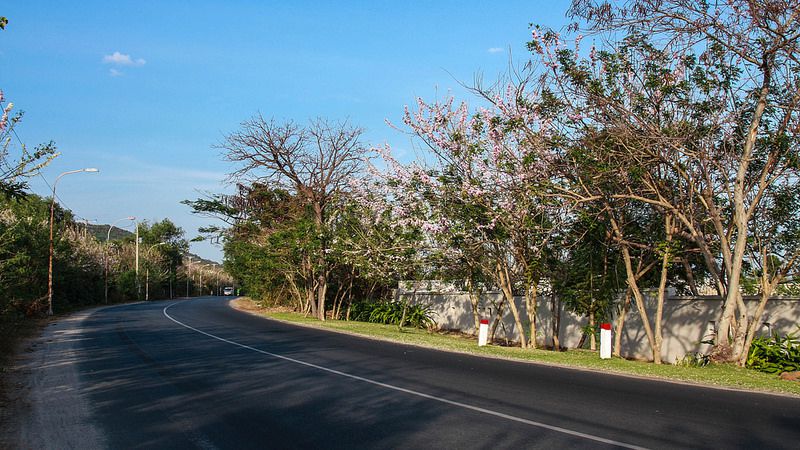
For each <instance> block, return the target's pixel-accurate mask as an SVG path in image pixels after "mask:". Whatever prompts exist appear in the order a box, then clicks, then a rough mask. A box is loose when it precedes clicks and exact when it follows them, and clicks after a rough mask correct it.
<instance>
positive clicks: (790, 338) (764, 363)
mask: <svg viewBox="0 0 800 450" xmlns="http://www.w3.org/2000/svg"><path fill="white" fill-rule="evenodd" d="M747 367H748V368H750V369H755V370H758V371H760V372H766V373H775V374H779V373H782V372H794V371H797V370H800V339H798V337H797V332H795V333H791V334H787V335H786V336H784V337H781V336H779V335H778V336H773V337H769V338H768V337H757V338H755V339H753V345H751V346H750V353H749V354H748V356H747Z"/></svg>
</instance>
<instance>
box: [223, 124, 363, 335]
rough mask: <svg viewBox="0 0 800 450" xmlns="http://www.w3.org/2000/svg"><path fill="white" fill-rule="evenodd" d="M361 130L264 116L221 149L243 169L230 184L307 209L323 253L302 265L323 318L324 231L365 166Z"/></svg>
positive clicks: (315, 310)
mask: <svg viewBox="0 0 800 450" xmlns="http://www.w3.org/2000/svg"><path fill="white" fill-rule="evenodd" d="M362 134H363V130H362V129H361V128H358V127H354V126H351V125H350V124H349V123H347V122H331V121H328V120H325V119H316V120H313V121H311V122H310V123H309V124H308V125H307V126H303V125H300V124H298V123H296V122H293V121H285V122H279V121H276V120H275V119H269V120H267V119H265V118H264V117H262V116H261V115H260V114H259V115H257V116H255V117H253V118H251V119H249V120H247V121H245V122H243V123H242V124H241V128H240V129H239V130H238V131H235V132H233V133H231V134H228V135H226V136H225V139H224V140H223V142H222V143H221V144H219V145H218V148H220V149H221V150H223V152H224V157H225V159H226V160H228V161H230V162H233V163H236V164H238V165H239V168H238V169H237V170H236V171H234V172H233V173H232V174H231V175H230V180H231V181H236V182H243V181H250V182H258V183H261V184H263V185H265V186H268V187H270V188H277V189H283V190H286V191H287V192H289V193H291V194H292V195H293V196H295V197H296V198H297V199H299V201H300V202H302V206H303V207H305V208H308V210H309V211H310V214H311V217H312V219H313V223H314V228H315V233H316V234H317V237H318V239H320V244H321V245H320V249H319V252H316V254H314V255H308V256H307V261H305V262H304V264H303V266H304V267H306V272H307V273H305V277H306V281H308V285H307V289H308V290H310V292H309V295H313V297H312V298H314V301H312V302H311V306H312V313H313V314H314V315H315V316H316V317H318V318H319V319H320V320H324V319H325V297H326V294H327V287H328V275H329V272H330V267H329V264H328V263H327V262H326V258H325V254H326V250H327V249H328V242H327V240H326V237H325V236H326V233H325V232H326V227H327V225H328V224H329V220H330V219H331V217H332V208H333V205H334V199H335V198H336V197H337V196H338V195H340V194H341V193H343V192H344V191H346V190H347V189H348V184H349V183H350V181H351V179H352V178H353V177H354V176H355V175H356V174H357V173H359V172H360V171H361V170H362V168H363V163H364V157H365V153H366V147H365V146H364V145H363V144H362V142H361V138H362Z"/></svg>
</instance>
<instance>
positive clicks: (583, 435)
mask: <svg viewBox="0 0 800 450" xmlns="http://www.w3.org/2000/svg"><path fill="white" fill-rule="evenodd" d="M178 303H179V302H175V303H172V304H170V305H167V306H166V307H165V308H164V309H163V311H162V312H163V313H164V316H165V317H166V318H167V319H169V320H171V321H173V322H175V323H176V324H178V325H180V326H182V327H184V328H188V329H190V330H192V331H194V332H197V333H200V334H202V335H205V336H208V337H210V338H213V339H216V340H218V341H222V342H225V343H227V344H231V345H235V346H236V347H240V348H243V349H247V350H251V351H254V352H256V353H261V354H262V355H267V356H271V357H273V358H277V359H282V360H284V361H288V362H291V363H294V364H299V365H301V366H306V367H311V368H314V369H317V370H321V371H323V372H328V373H332V374H335V375H339V376H342V377H346V378H350V379H353V380H358V381H362V382H364V383H369V384H372V385H375V386H380V387H382V388H386V389H391V390H393V391H398V392H403V393H406V394H409V395H414V396H417V397H422V398H426V399H428V400H433V401H436V402H440V403H445V404H447V405H451V406H457V407H459V408H463V409H468V410H470V411H476V412H479V413H483V414H488V415H490V416H494V417H500V418H502V419H506V420H511V421H513V422H518V423H524V424H526V425H531V426H534V427H538V428H544V429H547V430H551V431H557V432H559V433H563V434H567V435H570V436H576V437H580V438H584V439H589V440H592V441H595V442H602V443H604V444H609V445H615V446H618V447H623V448H630V449H637V450H642V449H646V447H640V446H637V445H633V444H627V443H625V442H620V441H615V440H613V439H606V438H603V437H600V436H595V435H593V434H588V433H581V432H580V431H574V430H570V429H567V428H562V427H558V426H555V425H548V424H546V423H542V422H536V421H534V420H528V419H523V418H521V417H515V416H512V415H509V414H505V413H501V412H498V411H492V410H491V409H486V408H481V407H479V406H472V405H468V404H466V403H461V402H457V401H454V400H448V399H446V398H441V397H436V396H434V395H430V394H425V393H423V392H419V391H414V390H411V389H406V388H403V387H399V386H394V385H391V384H387V383H382V382H380V381H375V380H370V379H369V378H364V377H360V376H358V375H352V374H349V373H346V372H341V371H338V370H336V369H330V368H327V367H323V366H319V365H317V364H312V363H309V362H305V361H300V360H299V359H294V358H290V357H288V356H283V355H279V354H277V353H271V352H268V351H265V350H260V349H257V348H255V347H251V346H249V345H245V344H240V343H238V342H235V341H231V340H229V339H225V338H222V337H219V336H216V335H213V334H211V333H207V332H205V331H203V330H198V329H197V328H195V327H193V326H191V325H187V324H185V323H183V322H181V321H179V320H177V319H175V318H174V317H172V316H170V315H169V313H167V310H168V309H170V308H171V307H173V306H175V305H177V304H178Z"/></svg>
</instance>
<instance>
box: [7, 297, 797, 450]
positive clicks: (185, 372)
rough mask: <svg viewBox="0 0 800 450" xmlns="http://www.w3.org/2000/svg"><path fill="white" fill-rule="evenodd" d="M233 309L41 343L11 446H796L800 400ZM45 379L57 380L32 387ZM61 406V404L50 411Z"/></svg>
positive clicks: (60, 335)
mask: <svg viewBox="0 0 800 450" xmlns="http://www.w3.org/2000/svg"><path fill="white" fill-rule="evenodd" d="M228 300H229V299H226V298H221V297H208V298H200V299H195V300H189V301H185V300H184V301H177V302H175V301H171V302H151V303H140V304H133V305H124V306H117V307H109V308H102V309H97V310H93V311H90V312H89V313H84V314H83V315H81V316H78V317H76V318H74V319H72V320H66V321H61V322H59V323H58V324H56V325H55V326H54V327H51V328H50V329H48V331H47V332H46V335H45V347H47V346H50V347H49V348H50V350H47V352H46V354H45V356H43V357H42V358H43V359H46V364H43V365H42V367H32V368H31V369H30V370H31V376H32V378H33V379H36V380H38V381H37V382H36V383H35V385H34V386H33V392H34V393H35V394H36V395H34V396H33V398H32V402H33V403H34V405H33V410H34V412H33V414H32V416H34V418H37V419H36V420H35V421H34V422H36V423H34V424H33V425H31V424H27V425H26V426H27V427H28V428H31V427H32V426H33V427H34V429H28V430H27V431H26V430H24V429H23V430H22V431H20V442H19V443H18V445H19V446H20V447H24V448H29V447H33V448H36V447H39V446H43V447H53V446H55V447H59V448H68V447H74V448H77V447H105V448H145V447H146V448H208V449H212V448H232V449H233V448H236V449H239V448H399V447H406V448H490V447H491V448H494V447H497V448H614V447H621V448H639V447H644V448H757V447H758V448H797V447H796V446H797V443H798V442H800V419H799V418H800V399H797V398H790V397H783V396H776V395H765V394H751V393H744V392H737V391H726V390H719V389H706V388H701V387H696V386H688V385H681V384H672V383H660V382H654V381H648V380H642V379H637V378H630V377H620V376H613V375H607V374H601V373H591V372H587V371H579V370H570V369H562V368H555V367H548V366H542V365H536V364H527V363H515V362H508V361H501V360H493V359H482V358H478V357H472V356H468V355H461V354H454V353H444V352H437V351H432V350H426V349H421V348H417V347H410V346H404V345H396V344H388V343H385V342H379V341H373V340H368V339H360V338H356V337H353V336H349V335H342V334H336V333H331V332H326V331H322V330H316V329H311V328H303V327H297V326H292V325H288V324H284V323H280V322H276V321H271V320H265V319H263V318H259V317H255V316H252V315H249V314H246V313H242V312H239V311H236V310H234V309H232V308H231V307H230V306H229V305H228ZM38 351H40V352H41V351H42V350H38ZM47 371H50V372H52V373H55V374H58V376H56V377H53V376H50V377H47V376H39V375H41V374H39V373H40V372H41V373H46V372H47ZM37 374H39V375H37ZM70 374H72V375H70ZM56 397H62V398H64V399H67V400H66V403H68V404H69V405H68V406H64V405H63V403H65V401H64V400H62V401H61V403H62V404H61V405H60V406H59V405H58V404H57V402H56V401H55V400H53V398H56ZM37 402H38V404H37ZM47 402H50V403H47ZM43 405H46V406H43ZM37 408H38V409H37ZM47 411H49V412H50V414H49V415H48V414H47ZM42 421H44V422H46V423H42ZM23 428H25V427H23ZM76 436H77V437H76Z"/></svg>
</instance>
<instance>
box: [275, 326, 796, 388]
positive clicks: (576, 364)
mask: <svg viewBox="0 0 800 450" xmlns="http://www.w3.org/2000/svg"><path fill="white" fill-rule="evenodd" d="M261 314H263V315H264V316H267V317H270V318H273V319H277V320H282V321H285V322H292V323H297V324H303V325H307V326H313V327H316V328H322V329H328V330H336V331H341V332H346V333H351V334H356V335H360V336H367V337H371V338H376V339H382V340H386V341H392V342H400V343H404V344H411V345H418V346H422V347H428V348H435V349H439V350H447V351H455V352H462V353H469V354H473V355H480V356H486V357H494V358H503V359H513V360H521V361H530V362H535V363H542V364H551V365H558V366H564V367H572V368H580V369H586V370H595V371H602V372H615V373H619V374H627V375H634V376H642V377H649V378H658V379H664V380H671V381H678V382H688V383H695V384H701V385H712V386H718V387H727V388H734V389H745V390H753V391H764V392H777V393H784V394H793V395H800V383H799V382H795V381H784V380H781V379H779V378H778V377H777V376H776V375H770V374H766V373H762V372H757V371H755V370H750V369H742V368H740V367H736V366H735V365H729V364H712V365H708V366H706V367H681V366H675V365H671V364H663V365H655V364H652V363H648V362H643V361H629V360H626V359H622V358H616V357H615V358H612V359H605V360H603V359H600V358H599V356H598V354H597V352H592V351H589V350H569V351H565V352H553V351H548V350H531V349H521V348H518V347H502V346H495V345H489V346H486V347H478V345H477V339H475V338H467V337H463V336H459V335H453V334H440V333H432V332H428V331H425V330H418V329H414V328H404V329H403V330H402V331H400V330H398V328H397V326H396V325H381V324H374V323H366V322H345V321H339V320H329V321H326V322H320V321H319V320H316V319H314V318H310V317H303V315H302V314H297V313H287V312H261Z"/></svg>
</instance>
